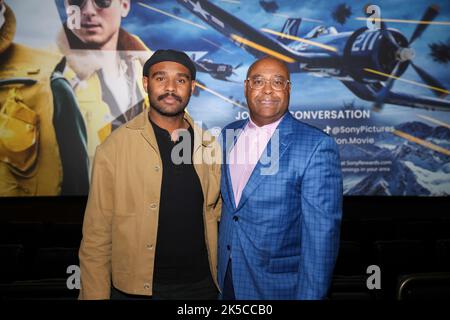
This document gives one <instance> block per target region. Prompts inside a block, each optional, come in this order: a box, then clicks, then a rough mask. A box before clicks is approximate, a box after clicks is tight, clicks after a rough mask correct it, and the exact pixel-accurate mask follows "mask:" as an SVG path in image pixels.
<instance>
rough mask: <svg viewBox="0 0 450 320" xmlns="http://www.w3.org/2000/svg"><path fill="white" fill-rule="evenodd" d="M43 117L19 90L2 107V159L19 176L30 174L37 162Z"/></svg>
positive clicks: (0, 149) (0, 120)
mask: <svg viewBox="0 0 450 320" xmlns="http://www.w3.org/2000/svg"><path fill="white" fill-rule="evenodd" d="M38 124H39V116H38V114H37V113H36V112H35V111H34V110H32V109H30V108H29V107H28V106H27V105H26V104H24V103H23V99H22V97H21V95H20V93H19V92H18V91H17V90H16V89H15V88H13V89H11V90H10V91H9V92H8V97H7V99H6V101H5V103H4V105H3V107H2V108H1V110H0V128H1V134H0V160H1V161H3V162H5V163H7V164H8V165H9V166H10V169H12V171H13V172H14V173H15V174H16V175H19V176H22V177H28V176H31V175H32V173H31V172H30V169H31V168H33V166H34V165H35V163H36V159H37V155H38V142H39V126H38Z"/></svg>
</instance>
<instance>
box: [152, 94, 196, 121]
mask: <svg viewBox="0 0 450 320" xmlns="http://www.w3.org/2000/svg"><path fill="white" fill-rule="evenodd" d="M168 96H172V97H173V98H174V99H175V100H177V101H178V102H179V104H178V105H175V106H174V107H167V106H165V105H164V104H163V103H161V102H160V101H161V100H163V99H165V98H167V97H168ZM190 96H191V95H190V93H189V95H188V97H187V98H186V101H183V99H182V98H181V97H180V96H178V95H176V94H174V93H170V92H168V93H165V94H163V95H160V96H157V97H156V96H155V95H154V94H152V93H151V92H150V93H149V100H150V106H151V107H152V108H153V109H155V111H156V112H158V113H159V114H160V115H162V116H165V117H177V116H179V115H180V114H183V113H184V109H186V106H187V105H188V103H189V99H190Z"/></svg>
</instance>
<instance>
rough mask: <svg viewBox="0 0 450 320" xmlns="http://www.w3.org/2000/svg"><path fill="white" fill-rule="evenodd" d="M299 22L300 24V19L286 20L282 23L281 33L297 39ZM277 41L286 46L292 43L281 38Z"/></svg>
mask: <svg viewBox="0 0 450 320" xmlns="http://www.w3.org/2000/svg"><path fill="white" fill-rule="evenodd" d="M301 22H302V18H288V19H287V20H286V22H285V23H284V26H283V28H282V29H281V33H284V34H287V35H290V36H296V37H297V36H298V31H299V29H300V23H301ZM277 40H279V41H280V42H282V43H284V44H287V43H289V42H291V41H292V40H290V39H287V38H286V37H283V36H278V37H277Z"/></svg>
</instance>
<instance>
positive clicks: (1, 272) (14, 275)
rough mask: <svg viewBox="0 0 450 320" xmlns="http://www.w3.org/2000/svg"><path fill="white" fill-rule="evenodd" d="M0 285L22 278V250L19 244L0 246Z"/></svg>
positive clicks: (23, 265)
mask: <svg viewBox="0 0 450 320" xmlns="http://www.w3.org/2000/svg"><path fill="white" fill-rule="evenodd" d="M0 257H1V263H0V283H10V282H13V281H15V280H18V279H19V278H20V277H22V273H23V271H24V267H25V264H24V249H23V246H22V245H21V244H2V245H0Z"/></svg>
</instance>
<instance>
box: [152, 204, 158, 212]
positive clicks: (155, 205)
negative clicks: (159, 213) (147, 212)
mask: <svg viewBox="0 0 450 320" xmlns="http://www.w3.org/2000/svg"><path fill="white" fill-rule="evenodd" d="M157 206H158V205H157V204H156V203H152V204H150V209H153V210H155V209H156V207H157Z"/></svg>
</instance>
